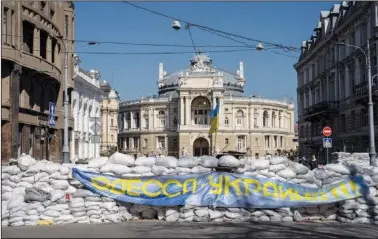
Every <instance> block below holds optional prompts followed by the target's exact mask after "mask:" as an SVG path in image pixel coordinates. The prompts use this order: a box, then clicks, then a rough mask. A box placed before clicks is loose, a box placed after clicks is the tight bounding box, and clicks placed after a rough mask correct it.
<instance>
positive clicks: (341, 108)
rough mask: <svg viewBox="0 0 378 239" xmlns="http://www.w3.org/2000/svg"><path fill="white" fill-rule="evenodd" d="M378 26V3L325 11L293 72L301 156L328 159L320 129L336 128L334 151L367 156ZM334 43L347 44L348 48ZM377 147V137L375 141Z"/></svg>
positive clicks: (376, 97)
mask: <svg viewBox="0 0 378 239" xmlns="http://www.w3.org/2000/svg"><path fill="white" fill-rule="evenodd" d="M377 27H378V3H377V2H376V1H361V2H357V1H343V2H340V3H339V4H334V5H333V6H332V7H331V8H330V10H328V11H321V12H320V14H319V19H318V21H317V25H316V28H315V29H314V32H313V34H312V36H311V38H310V39H309V40H306V41H303V42H302V47H301V48H302V52H301V55H300V58H299V59H298V62H297V63H296V64H295V66H294V67H295V69H296V71H297V73H298V81H297V97H298V124H299V149H300V154H301V155H303V156H306V157H311V155H316V156H317V157H318V158H320V159H322V160H324V161H325V160H326V152H327V151H326V150H324V149H323V144H322V138H323V137H324V136H323V135H322V128H323V127H325V126H329V127H331V128H332V136H331V137H332V138H333V145H332V148H330V149H329V150H328V153H329V154H331V153H332V152H340V151H346V152H368V148H369V126H368V124H369V122H368V99H369V97H368V71H367V66H366V58H365V55H364V53H363V52H361V50H359V49H357V47H360V48H361V49H363V50H364V51H365V52H367V41H368V40H369V42H370V44H369V46H370V59H371V60H370V62H371V75H372V77H373V79H372V81H373V104H374V124H375V134H377V132H378V120H377V119H378V107H377V105H378V88H377V87H376V86H377V85H378V79H377V77H376V76H377V73H378V70H377V69H378V68H377V67H378V63H377V62H378V61H377V59H378V58H377V56H378V48H377V46H376V40H375V37H376V36H377ZM336 43H345V44H348V45H352V46H354V47H346V46H343V45H339V44H336ZM375 140H376V142H375V144H376V147H378V138H377V137H376V139H375Z"/></svg>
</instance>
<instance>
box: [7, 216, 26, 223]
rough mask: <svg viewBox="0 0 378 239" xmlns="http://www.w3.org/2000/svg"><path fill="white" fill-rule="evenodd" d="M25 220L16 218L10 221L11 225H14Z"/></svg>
mask: <svg viewBox="0 0 378 239" xmlns="http://www.w3.org/2000/svg"><path fill="white" fill-rule="evenodd" d="M23 220H24V217H14V218H11V219H9V223H10V224H12V223H16V222H22V221H23Z"/></svg>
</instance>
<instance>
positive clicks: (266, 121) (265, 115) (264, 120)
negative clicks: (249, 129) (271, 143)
mask: <svg viewBox="0 0 378 239" xmlns="http://www.w3.org/2000/svg"><path fill="white" fill-rule="evenodd" d="M268 119H269V114H268V111H266V110H265V111H264V114H263V126H264V127H268Z"/></svg>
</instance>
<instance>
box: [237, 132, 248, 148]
mask: <svg viewBox="0 0 378 239" xmlns="http://www.w3.org/2000/svg"><path fill="white" fill-rule="evenodd" d="M237 140H238V141H237V145H236V148H237V150H241V151H243V150H245V148H246V147H245V136H244V135H238V139H237Z"/></svg>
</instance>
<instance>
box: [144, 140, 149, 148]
mask: <svg viewBox="0 0 378 239" xmlns="http://www.w3.org/2000/svg"><path fill="white" fill-rule="evenodd" d="M147 145H148V140H147V139H144V141H143V148H147Z"/></svg>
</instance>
